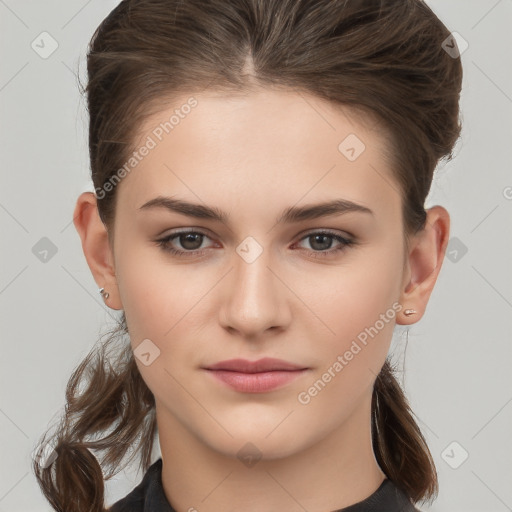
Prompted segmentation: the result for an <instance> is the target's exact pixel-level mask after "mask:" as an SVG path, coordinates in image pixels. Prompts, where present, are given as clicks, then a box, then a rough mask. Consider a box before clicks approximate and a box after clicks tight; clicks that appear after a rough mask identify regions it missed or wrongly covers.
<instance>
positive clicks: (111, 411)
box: [33, 0, 462, 512]
mask: <svg viewBox="0 0 512 512" xmlns="http://www.w3.org/2000/svg"><path fill="white" fill-rule="evenodd" d="M450 35H451V34H450V31H449V30H448V29H447V28H446V27H445V25H444V24H443V23H442V22H441V21H440V20H439V19H438V17H437V16H436V15H435V14H434V13H433V11H432V10H431V9H430V8H429V7H428V6H427V5H426V4H425V3H424V2H423V1H421V0H279V1H276V0H186V1H183V0H124V1H122V2H121V3H120V4H119V5H118V6H117V7H116V8H115V9H114V10H113V11H112V12H111V13H110V15H109V16H108V17H107V18H106V19H105V20H104V21H103V22H102V23H101V25H100V26H99V27H98V29H97V30H96V32H95V33H94V35H93V37H92V40H91V43H90V47H89V52H88V55H87V69H88V83H87V87H86V91H85V92H86V94H87V102H88V111H89V115H90V126H89V150H90V163H91V170H92V180H93V183H94V186H95V188H96V190H97V191H98V190H102V191H106V190H107V189H106V188H105V189H103V186H104V184H105V183H107V181H108V180H109V178H111V177H112V176H113V175H114V174H115V173H116V171H118V170H119V169H120V168H122V167H123V165H124V163H125V162H126V161H127V159H128V158H129V155H130V153H131V151H133V149H134V144H135V140H136V136H137V134H138V131H139V130H140V128H141V126H143V122H144V119H145V118H147V116H148V115H150V114H151V113H153V112H157V111H158V110H159V109H162V108H163V105H164V103H166V102H170V101H172V99H173V98H175V97H177V95H178V94H180V93H188V94H192V93H194V92H199V91H201V90H204V89H206V88H207V87H210V88H212V89H215V90H219V91H226V93H228V92H230V91H231V92H233V93H235V92H243V91H247V90H249V89H250V88H251V87H253V86H254V85H255V84H256V85H258V86H261V87H283V88H285V89H289V90H295V91H302V92H306V93H309V94H313V95H315V96H317V97H318V98H321V99H325V100H328V101H330V102H331V103H332V104H333V105H340V106H347V108H349V109H353V110H352V111H353V112H359V113H362V114H364V115H365V116H366V117H365V119H367V120H369V119H370V120H376V121H377V122H378V123H379V125H380V126H382V128H383V130H384V131H383V133H385V134H387V136H388V138H389V146H388V150H389V155H391V161H392V165H391V168H392V171H393V176H394V178H395V180H396V182H397V183H398V185H399V187H400V192H401V195H402V199H403V201H402V213H403V215H402V218H403V226H404V235H405V237H406V238H405V239H406V240H407V239H408V238H407V237H408V236H409V235H411V234H414V233H417V232H418V231H420V230H422V229H423V228H424V227H425V221H426V211H425V209H424V203H425V200H426V197H427V195H428V193H429V190H430V186H431V183H432V178H433V173H434V170H435V168H436V166H437V164H438V162H439V161H440V159H442V158H444V159H446V160H450V159H451V158H452V157H453V155H452V151H453V148H454V145H455V143H456V141H457V139H458V137H459V135H460V131H461V125H460V122H459V95H460V91H461V85H462V64H461V60H460V57H457V58H453V57H452V56H450V55H449V54H448V53H447V52H446V51H445V50H444V49H443V42H445V41H446V40H447V38H449V37H450ZM247 70H249V72H248V71H247ZM109 188H110V187H109ZM116 190H117V187H112V190H110V191H106V192H105V193H103V194H102V197H101V198H100V199H99V200H98V210H99V214H100V217H101V219H102V221H103V222H104V224H105V226H106V227H107V229H108V232H109V236H111V235H112V232H113V227H114V217H115V205H116V203H115V199H116ZM394 372H395V370H394V368H392V366H391V364H390V361H389V360H386V362H385V364H384V365H383V367H382V369H381V371H380V373H379V375H378V376H377V378H376V381H375V385H374V390H373V397H372V416H371V422H372V437H373V446H374V451H375V456H376V460H377V462H378V464H379V466H380V467H381V469H382V471H383V472H384V473H385V474H386V475H387V477H388V478H389V479H391V480H392V481H393V482H394V483H395V484H396V485H397V486H399V487H400V488H402V489H403V490H404V491H405V492H406V493H407V494H408V496H409V497H410V498H411V501H412V502H414V503H416V502H418V501H427V500H432V499H433V498H434V497H435V496H436V495H437V493H438V482H437V473H436V468H435V465H434V462H433V459H432V457H431V454H430V451H429V449H428V447H427V444H426V441H425V439H424V437H423V435H422V433H421V431H420V428H419V427H418V425H417V423H416V421H415V420H414V418H413V414H412V411H411V410H410V407H409V404H408V401H407V399H406V397H405V395H404V393H403V391H402V389H401V387H400V385H399V384H398V382H397V380H396V378H395V376H394ZM48 435H49V431H48V432H47V433H46V434H45V435H44V436H43V437H42V438H41V440H40V446H41V450H42V449H43V448H44V447H45V446H47V443H48V444H51V446H53V447H54V449H55V454H56V455H57V458H56V459H55V460H54V461H53V463H51V464H41V460H42V455H40V456H38V457H36V458H35V459H34V464H33V468H34V471H35V474H36V477H37V479H38V482H39V485H40V486H41V489H42V491H43V493H44V495H45V496H46V498H47V499H48V500H49V502H50V503H51V505H52V506H53V508H54V509H55V510H57V511H65V512H84V511H88V512H89V511H90V512H96V511H104V510H105V505H104V478H105V479H109V478H110V477H111V476H112V475H113V474H115V473H117V472H118V471H120V470H121V469H122V467H125V466H126V465H127V464H128V463H129V462H130V461H132V460H133V459H134V458H136V457H137V456H138V461H139V464H140V466H139V467H140V468H142V469H143V470H144V471H145V470H146V469H147V468H148V467H149V465H150V463H151V455H152V448H153V443H154V441H155V436H156V435H157V427H156V417H155V402H154V397H153V395H152V393H151V392H150V391H149V389H148V387H147V386H146V384H145V382H144V381H143V380H142V378H141V375H140V373H139V372H138V369H137V366H136V363H135V360H134V356H133V353H132V350H131V347H130V343H129V336H128V329H127V324H126V318H125V315H124V312H123V313H122V315H121V318H120V319H119V325H118V327H117V329H115V330H114V331H111V332H110V333H109V337H108V339H107V340H106V342H104V343H100V344H98V345H97V346H96V347H94V349H93V350H92V351H91V352H90V353H89V355H88V356H87V357H86V358H85V359H84V360H83V361H82V362H81V364H80V365H79V366H78V367H77V368H76V369H75V370H74V372H73V374H72V376H71V378H70V380H69V383H68V386H67V389H66V410H65V413H64V414H63V415H62V417H61V419H60V423H59V424H58V428H57V431H56V432H55V433H54V435H53V436H52V437H51V439H50V440H49V439H48ZM91 450H97V451H98V452H100V453H98V454H94V455H93V454H92V452H91ZM130 452H131V453H130ZM40 453H41V452H40ZM128 454H130V457H127V455H128ZM98 459H99V461H98ZM107 469H108V470H110V471H109V472H107V471H106V470H107Z"/></svg>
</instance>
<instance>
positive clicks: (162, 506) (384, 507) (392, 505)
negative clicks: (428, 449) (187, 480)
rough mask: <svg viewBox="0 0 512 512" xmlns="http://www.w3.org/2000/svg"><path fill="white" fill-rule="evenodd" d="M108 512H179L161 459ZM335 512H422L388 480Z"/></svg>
mask: <svg viewBox="0 0 512 512" xmlns="http://www.w3.org/2000/svg"><path fill="white" fill-rule="evenodd" d="M109 512H176V511H175V510H174V509H173V508H172V507H171V505H170V504H169V502H168V501H167V498H166V496H165V494H164V489H163V487H162V459H161V458H160V459H158V460H157V461H156V462H154V463H153V464H152V465H151V466H150V467H149V468H148V470H147V472H146V474H145V475H144V478H143V479H142V482H141V483H140V484H139V485H138V486H137V487H135V489H133V491H132V492H130V493H129V494H128V495H126V496H125V497H124V498H122V499H121V500H119V501H117V502H116V503H114V504H113V505H112V507H111V508H110V509H109ZM333 512H420V511H419V510H418V509H417V508H415V507H414V505H413V504H412V503H411V501H410V500H409V499H408V498H407V496H406V495H405V494H404V493H403V492H402V491H401V490H400V489H399V488H398V487H396V486H395V484H394V483H393V482H392V481H391V480H389V479H388V478H386V480H384V481H383V482H382V484H381V485H380V487H379V488H378V489H377V490H376V491H375V492H374V493H373V494H372V495H371V496H369V497H368V498H366V499H365V500H363V501H360V502H359V503H356V504H355V505H350V506H349V507H345V508H342V509H340V510H336V511H333Z"/></svg>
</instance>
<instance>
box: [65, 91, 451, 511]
mask: <svg viewBox="0 0 512 512" xmlns="http://www.w3.org/2000/svg"><path fill="white" fill-rule="evenodd" d="M194 97H195V98H196V99H197V101H198V106H197V107H196V108H195V109H193V110H192V111H191V113H190V114H189V115H188V116H186V118H185V119H183V120H181V121H180V123H179V125H178V126H176V127H175V128H174V130H173V131H172V132H171V133H170V134H169V135H167V136H165V137H164V138H163V140H162V141H161V142H159V144H158V145H157V147H156V148H154V149H153V150H152V151H151V152H150V154H149V155H148V156H146V157H145V158H144V159H143V160H142V161H141V162H140V163H139V164H138V165H137V167H136V170H135V169H134V170H132V172H131V173H130V174H128V175H127V176H126V177H125V178H123V180H122V181H121V183H120V184H119V185H118V190H117V194H118V198H117V206H116V208H117V209H116V218H115V225H114V226H115V232H114V233H113V236H112V240H111V241H109V238H108V236H107V230H106V228H105V226H104V225H103V223H102V222H101V220H100V218H99V216H98V212H97V206H96V199H95V196H94V194H92V193H90V192H85V193H83V194H81V195H80V197H79V198H78V201H77V204H76V210H75V221H74V222H75V226H76V228H77V231H78V233H79V235H80V238H81V241H82V247H83V251H84V254H85V257H86V259H87V262H88V264H89V267H90V269H91V272H92V274H93V276H94V279H95V281H96V283H97V284H98V286H99V287H105V289H106V290H107V291H108V292H109V294H110V296H109V298H108V299H107V300H106V303H107V304H108V306H109V307H110V308H113V309H124V311H125V314H126V318H127V323H128V328H129V333H130V338H131V343H132V346H133V348H134V349H135V348H136V347H137V346H138V345H139V344H140V343H141V342H142V341H143V340H145V339H150V340H151V342H152V343H153V344H154V346H157V347H158V349H159V350H160V355H159V356H158V357H156V359H154V361H153V362H152V363H151V364H150V365H148V366H146V365H144V364H142V362H141V361H140V360H139V359H138V358H136V360H137V364H138V367H139V370H140V372H141V374H142V377H143V378H144V380H145V382H146V383H147V385H148V387H149V388H150V390H151V391H152V393H153V394H154V396H155V400H156V411H157V421H158V429H159V440H160V447H161V451H162V458H163V472H162V482H163V487H164V491H165V494H166V496H167V498H168V500H169V502H170V503H171V504H172V505H173V507H174V508H175V509H176V511H177V512H186V511H192V510H194V509H195V510H200V511H201V512H214V511H215V512H218V511H219V510H223V511H235V510H244V511H247V512H265V511H268V512H270V511H275V510H287V511H290V512H295V511H303V510H304V509H306V510H308V511H309V512H325V511H332V510H336V509H340V508H342V507H346V506H349V505H351V504H354V503H357V502H359V501H361V500H363V499H365V498H366V497H367V496H369V495H370V494H372V493H373V492H374V491H375V490H376V489H377V488H378V487H379V485H380V484H381V483H382V481H383V479H384V478H385V475H384V473H383V472H382V471H381V469H380V468H379V466H378V464H377V462H376V460H375V456H374V453H373V448H372V442H371V430H370V426H371V422H370V411H371V396H372V387H373V383H374V381H375V378H376V376H377V374H378V372H379V370H380V368H381V367H382V365H383V364H384V362H385V358H386V355H387V353H388V350H389V347H390V343H391V339H392V334H393V329H394V326H395V324H396V323H397V324H401V325H406V324H412V323H415V322H417V321H418V320H420V318H421V317H422V316H423V314H424V312H425V308H426V306H427V302H428V300H429V297H430V294H431V292H432V290H433V287H434V285H435V282H436V280H437V276H438V274H439V271H440V269H441V265H442V262H443V257H444V253H445V249H446V245H447V242H448V236H449V224H450V218H449V214H448V212H447V211H446V210H445V209H444V208H443V207H441V206H434V207H432V208H430V209H429V210H428V212H427V213H428V218H427V225H426V228H425V230H423V231H422V232H420V233H418V234H417V235H416V236H415V237H413V238H411V239H410V246H409V248H408V249H407V250H406V247H405V246H404V242H403V225H402V218H401V197H400V194H399V191H398V185H397V183H396V182H395V181H394V178H393V177H392V173H391V169H389V168H388V167H387V165H386V163H385V160H384V158H383V148H384V145H385V141H384V139H383V138H382V137H381V134H382V130H380V131H379V129H378V128H377V127H376V126H375V125H374V126H373V127H372V125H371V123H369V122H365V123H364V122H363V121H364V119H362V118H358V117H357V116H356V115H349V114H350V113H349V111H348V110H347V109H345V110H344V111H342V110H340V109H339V108H335V107H334V106H333V105H332V104H330V103H327V102H325V101H323V100H320V99H317V98H315V97H313V96H308V95H304V94H298V93H296V92H292V91H277V90H269V89H263V90H258V91H252V92H251V93H250V94H246V95H236V96H233V95H231V96H229V97H227V96H225V95H221V94H213V93H210V94H208V95H207V94H196V95H194ZM187 99H188V96H183V97H182V98H180V100H179V101H177V102H176V105H178V106H179V105H182V104H184V103H185V102H186V101H187ZM176 105H173V107H172V108H169V109H168V110H167V109H166V110H165V111H162V112H159V113H158V114H155V115H153V116H152V117H151V118H149V119H147V122H146V123H145V125H144V126H143V127H142V128H141V130H140V139H139V140H140V141H144V140H145V137H147V136H148V135H149V134H151V133H152V130H153V129H154V128H155V127H156V126H158V125H159V123H160V122H162V121H164V120H166V119H169V117H170V115H171V114H172V112H173V110H174V108H176ZM351 133H354V134H356V135H357V136H358V137H359V138H360V139H361V140H362V141H364V144H365V145H366V149H365V151H364V152H363V153H362V154H361V155H360V156H359V157H358V158H357V159H356V160H355V161H353V162H351V161H349V160H348V159H347V158H346V157H345V156H344V155H343V154H342V153H340V151H339V150H338V145H339V144H340V142H341V141H343V140H344V139H345V137H347V135H349V134H351ZM376 170H377V171H378V172H376ZM159 195H163V196H173V197H175V198H180V199H184V200H188V201H190V202H194V203H198V204H204V205H209V206H214V207H216V208H218V209H221V210H223V211H225V212H226V214H227V215H228V216H229V218H228V221H227V222H225V223H222V222H216V221H211V220H205V219H196V218H191V217H187V216H185V215H183V214H179V213H174V212H171V211H167V210H165V209H163V208H155V209H153V210H149V209H148V210H147V211H145V210H138V208H139V207H140V206H142V205H143V204H144V203H145V202H147V201H148V200H150V199H153V198H155V197H157V196H159ZM340 198H344V199H348V200H351V201H354V202H356V203H358V204H361V205H363V206H366V207H368V208H370V209H371V210H372V211H373V215H369V214H366V213H361V212H350V213H345V214H343V215H337V216H325V217H323V218H320V219H314V220H305V221H300V222H295V223H291V224H283V225H279V224H276V222H275V220H276V218H277V217H278V215H280V214H281V212H282V211H283V210H284V209H285V208H287V207H290V206H304V205H306V204H307V205H310V204H315V203H318V202H322V201H327V200H332V199H340ZM183 228H190V230H192V231H193V229H199V230H201V231H203V232H206V233H207V236H206V237H204V238H203V239H202V243H201V239H199V240H198V241H197V243H196V245H195V246H194V245H193V243H190V242H189V244H188V245H187V244H186V242H187V240H183V238H182V239H181V240H180V238H179V237H177V238H174V240H173V241H172V242H170V243H169V245H171V246H172V247H174V248H175V249H181V250H187V249H188V250H189V251H190V250H193V249H194V248H197V247H199V248H200V249H199V250H203V255H202V256H186V257H183V258H179V257H176V256H173V255H171V254H170V253H168V252H165V251H164V250H163V249H162V248H161V247H158V245H157V243H156V242H155V241H157V240H159V239H161V238H163V237H164V236H166V235H169V234H171V232H172V231H173V230H178V229H183ZM322 229H328V230H330V231H334V232H335V234H338V235H340V236H342V237H345V238H347V237H349V238H352V239H354V240H355V241H356V242H357V243H356V244H355V245H353V246H347V247H345V248H344V249H343V250H342V251H338V252H333V250H334V249H335V248H337V247H339V246H340V242H338V241H337V240H336V239H335V238H327V240H326V241H324V242H323V245H322V241H321V240H320V242H317V243H315V238H314V237H313V238H311V237H310V236H306V235H311V233H315V232H317V231H319V230H322ZM248 236H251V237H253V238H254V239H256V240H257V242H258V243H259V244H260V246H261V247H262V248H263V252H262V253H261V255H259V257H258V258H256V259H255V261H253V262H252V263H247V262H246V261H245V260H244V259H243V258H242V257H240V256H239V254H238V253H237V252H236V249H237V247H238V246H239V245H240V243H241V242H242V241H243V240H244V239H245V238H246V237H248ZM110 242H112V243H110ZM329 243H330V245H329ZM329 251H331V253H330V255H329V254H328V255H327V257H324V258H321V257H318V258H315V255H318V253H321V252H324V253H326V252H327V253H328V252H329ZM393 303H399V304H401V305H402V306H403V309H402V310H401V311H399V312H398V313H396V315H395V317H394V318H393V319H392V320H390V321H389V322H388V323H386V324H385V326H384V327H383V328H381V329H380V330H379V332H378V334H377V335H374V337H373V338H369V339H368V343H367V345H366V346H364V348H362V350H361V351H360V352H358V353H357V355H355V356H354V357H353V359H352V360H351V361H349V362H348V364H346V366H344V367H343V369H342V371H339V372H337V373H335V375H336V376H335V377H333V378H332V379H331V380H330V381H329V382H328V383H327V384H326V385H325V387H324V388H323V389H322V390H321V391H320V392H318V393H317V394H316V396H314V397H312V398H311V400H310V401H309V403H307V404H303V403H300V402H299V400H298V395H299V393H301V392H303V391H305V390H306V391H307V390H308V389H309V388H310V387H311V386H312V384H313V383H314V382H315V381H317V380H318V379H320V378H322V375H323V374H324V373H325V372H326V371H327V369H328V368H329V367H332V365H333V363H334V362H335V361H336V360H337V357H338V355H343V354H344V353H345V352H346V351H347V350H348V349H349V348H350V346H351V343H352V341H353V340H355V339H356V338H357V336H358V334H359V333H361V332H362V331H364V329H365V327H369V326H373V325H375V324H376V321H377V320H378V319H379V318H380V315H381V314H383V313H385V312H386V311H388V310H390V308H391V307H392V304H393ZM406 308H407V309H409V308H410V309H414V310H416V311H417V314H416V315H414V316H410V317H408V316H405V315H404V313H403V311H404V310H405V309H406ZM265 356H268V357H276V358H280V359H284V360H286V361H289V362H292V363H296V364H300V365H301V366H303V367H307V368H308V371H307V372H305V373H304V374H302V375H301V376H299V377H297V378H296V379H295V380H293V381H292V382H289V383H288V384H286V385H285V386H283V387H281V388H279V389H276V390H274V391H271V392H265V393H255V394H249V393H242V392H237V391H234V390H233V389H231V388H229V387H227V386H225V385H224V384H223V383H222V382H218V381H217V380H216V379H214V378H213V377H212V376H211V375H210V374H209V373H207V372H206V371H205V370H203V369H201V368H202V367H204V366H207V365H209V364H213V363H216V362H218V361H221V360H226V359H232V358H238V357H240V358H245V359H249V360H256V359H260V358H261V357H265ZM331 371H332V370H331ZM247 442H250V443H252V444H253V445H254V446H255V447H256V448H252V449H253V450H255V451H256V450H258V453H259V454H260V455H261V458H260V460H259V461H258V462H257V463H256V464H254V465H252V466H251V467H248V466H247V465H245V464H244V463H242V461H241V460H240V459H239V458H238V457H237V452H238V451H239V450H240V449H241V448H242V447H243V446H244V445H245V444H246V443H247Z"/></svg>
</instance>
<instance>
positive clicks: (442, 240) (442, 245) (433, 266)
mask: <svg viewBox="0 0 512 512" xmlns="http://www.w3.org/2000/svg"><path fill="white" fill-rule="evenodd" d="M449 233H450V215H449V213H448V212H447V210H446V209H445V208H443V207H442V206H433V207H432V208H430V209H428V210H427V220H426V223H425V228H424V229H423V230H422V231H421V232H419V233H418V234H416V235H415V236H414V238H413V239H412V240H411V246H410V250H409V254H408V261H407V263H408V265H407V268H408V274H407V275H408V278H407V279H406V280H405V281H404V283H403V289H402V293H401V297H400V304H402V306H403V309H402V310H401V312H400V314H399V315H398V317H397V324H400V325H408V324H411V323H415V322H417V321H418V320H420V318H421V317H422V316H423V314H424V313H425V310H426V308H427V304H428V300H429V298H430V295H431V293H432V291H433V289H434V285H435V283H436V281H437V278H438V276H439V272H440V271H441V267H442V264H443V261H444V255H445V252H446V247H447V245H448V238H449ZM407 310H414V311H416V313H415V314H410V315H408V314H406V313H407Z"/></svg>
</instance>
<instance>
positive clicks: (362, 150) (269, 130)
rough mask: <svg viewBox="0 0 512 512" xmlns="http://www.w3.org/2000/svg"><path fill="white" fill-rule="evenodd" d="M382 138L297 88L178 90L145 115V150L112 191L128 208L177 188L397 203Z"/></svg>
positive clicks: (221, 194) (220, 197) (373, 126)
mask: <svg viewBox="0 0 512 512" xmlns="http://www.w3.org/2000/svg"><path fill="white" fill-rule="evenodd" d="M384 135H385V134H384V132H383V130H382V128H381V126H380V125H379V124H378V123H377V122H376V121H375V119H373V118H371V117H369V116H364V115H362V114H361V113H360V112H358V111H357V110H353V109H351V108H349V107H347V106H339V105H335V104H333V103H331V102H328V101H326V100H322V99H319V98H317V97H315V96H312V95H308V94H307V93H304V92H296V91H289V90H287V91H278V90H268V89H263V90H257V91H252V92H250V93H247V94H227V93H212V92H210V93H208V94H202V93H198V94H193V95H187V94H183V95H181V96H179V97H177V98H174V99H173V102H172V104H171V105H168V104H166V106H165V107H163V108H162V109H161V110H158V111H157V113H155V114H152V115H151V116H150V117H148V118H146V120H145V122H144V124H143V126H142V127H141V129H140V132H139V136H138V137H137V141H136V143H135V150H136V152H137V150H138V149H141V148H142V147H143V146H147V147H148V148H150V149H149V150H145V151H138V152H139V159H138V161H137V162H132V163H134V164H136V165H135V166H134V167H132V168H131V170H130V172H129V173H128V175H127V176H126V177H125V178H123V180H122V182H121V186H120V190H118V193H119V194H120V196H123V197H124V199H125V201H124V202H127V203H128V204H130V205H132V206H133V207H134V208H137V207H139V206H141V205H142V204H143V203H144V202H145V201H147V200H149V199H151V198H153V197H155V196H157V195H166V193H167V195H171V194H174V193H178V192H179V193H180V195H181V197H183V196H185V195H187V196H188V198H190V199H192V198H194V196H197V197H195V199H196V200H197V199H198V198H200V199H201V200H204V201H206V200H207V199H209V200H208V202H209V204H212V203H213V204H215V203H217V204H220V203H223V204H226V202H227V201H232V202H233V205H234V204H235V203H236V201H237V200H238V201H239V204H240V205H243V204H244V202H245V201H247V199H248V197H249V196H250V198H251V199H255V198H258V200H260V201H265V202H266V203H267V205H268V206H270V205H271V203H272V201H273V200H274V199H279V200H280V201H282V202H287V203H290V204H293V203H296V202H297V201H299V200H300V199H301V198H304V199H303V200H304V201H305V202H308V201H309V200H311V201H312V200H316V199H318V198H319V197H322V198H326V197H327V195H329V194H330V196H332V197H335V196H336V194H337V195H341V196H342V197H343V198H345V199H350V200H354V201H357V202H360V203H362V204H368V203H372V204H373V206H374V207H375V208H376V209H378V206H379V204H382V206H385V203H386V202H387V203H389V202H390V201H391V202H392V201H394V202H395V203H396V202H397V201H398V202H399V201H400V198H399V195H398V186H397V185H396V184H394V183H393V177H392V175H391V169H390V165H389V162H388V158H387V157H386V155H387V151H388V150H389V146H388V142H387V140H386V138H385V136H384ZM142 152H144V156H142V157H141V155H140V153H142ZM121 190H122V192H121ZM393 196H394V197H393ZM123 197H121V198H119V199H118V201H120V202H121V201H123ZM372 209H373V208H372Z"/></svg>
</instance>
